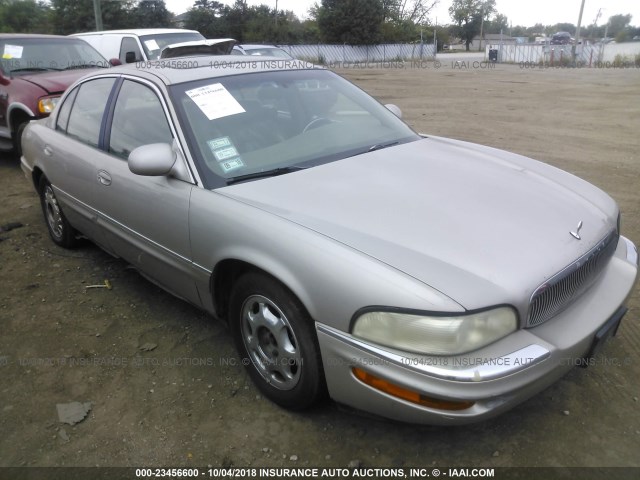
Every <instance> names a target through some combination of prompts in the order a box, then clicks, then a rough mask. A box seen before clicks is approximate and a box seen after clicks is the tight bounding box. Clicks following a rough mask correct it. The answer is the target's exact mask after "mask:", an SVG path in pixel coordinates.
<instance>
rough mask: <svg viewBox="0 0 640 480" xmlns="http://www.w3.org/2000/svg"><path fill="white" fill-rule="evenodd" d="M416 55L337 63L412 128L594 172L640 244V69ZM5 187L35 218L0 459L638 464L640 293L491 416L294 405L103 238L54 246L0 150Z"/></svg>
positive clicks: (3, 296) (13, 462) (13, 315)
mask: <svg viewBox="0 0 640 480" xmlns="http://www.w3.org/2000/svg"><path fill="white" fill-rule="evenodd" d="M462 66H464V65H462ZM405 67H406V68H404V69H398V68H392V69H389V68H388V69H382V68H380V69H368V70H341V71H340V73H343V74H345V75H346V76H347V77H348V78H349V79H350V80H352V81H354V82H355V83H357V84H358V85H360V86H361V87H363V88H364V89H365V90H367V91H368V92H369V93H371V94H373V95H374V96H375V97H377V98H378V99H379V100H381V101H382V102H384V103H395V104H397V105H399V106H400V107H401V108H402V110H403V111H404V118H405V119H406V120H407V121H408V122H409V123H410V124H411V125H412V126H413V127H415V129H416V130H419V131H421V132H426V133H431V134H435V135H442V136H450V137H454V138H458V139H464V140H469V141H474V142H478V143H484V144H488V145H491V146H494V147H498V148H503V149H507V150H512V151H515V152H518V153H521V154H524V155H528V156H531V157H534V158H538V159H540V160H543V161H545V162H548V163H550V164H553V165H556V166H558V167H560V168H563V169H566V170H568V171H570V172H573V173H575V174H577V175H579V176H581V177H583V178H585V179H587V180H588V181H590V182H593V183H595V184H596V185H598V186H600V187H602V188H603V189H604V190H606V191H607V192H609V193H610V194H611V195H612V196H613V197H614V198H615V199H616V200H617V201H618V202H619V204H620V206H621V208H622V213H623V232H624V234H625V235H627V236H628V237H630V238H631V239H632V240H634V241H635V242H636V243H637V244H638V243H640V188H639V185H638V184H639V180H640V156H639V153H638V145H639V144H640V143H639V140H638V137H639V135H640V108H639V106H640V103H639V99H640V71H639V70H615V69H609V70H571V69H561V70H556V69H547V70H535V71H532V70H525V69H521V68H519V67H518V66H498V67H496V68H495V69H485V68H473V64H470V65H468V67H469V68H452V65H451V63H450V62H449V61H445V62H444V63H443V64H442V65H441V66H440V68H439V69H435V68H434V64H429V65H428V68H411V69H410V68H408V67H409V65H406V66H405ZM0 192H1V194H0V198H1V203H0V225H5V224H8V223H10V222H20V223H21V224H23V226H22V227H21V228H16V229H14V230H11V231H9V232H4V233H0V239H2V241H0V331H1V332H2V334H1V335H0V375H1V377H2V382H1V384H0V432H2V433H1V434H0V466H94V465H99V466H162V465H172V466H183V465H184V466H206V465H214V466H221V465H224V466H229V465H234V466H238V467H244V466H287V467H294V466H327V467H329V466H331V467H346V466H347V465H348V464H349V463H350V462H352V461H354V460H358V461H359V462H361V464H362V465H364V466H370V467H375V466H386V467H400V466H439V467H453V466H469V467H471V466H486V467H491V466H495V467H499V466H640V459H639V457H638V451H640V414H639V412H640V403H639V402H638V397H639V396H640V385H639V383H638V378H640V356H639V349H640V325H639V323H638V315H639V313H640V292H639V291H638V290H636V292H635V293H634V295H633V296H632V298H631V299H630V304H629V306H630V312H629V313H628V315H627V317H626V319H625V322H624V323H623V325H622V328H621V331H620V332H619V336H618V337H617V338H615V339H613V340H612V341H611V342H610V343H609V344H608V345H607V347H606V349H605V357H603V358H601V361H600V362H599V364H598V365H596V366H594V367H591V368H588V369H586V370H585V369H574V370H573V371H572V372H571V373H570V374H569V375H567V376H566V377H565V378H564V379H563V380H562V381H560V382H558V383H557V384H555V385H554V386H553V387H551V388H549V389H548V390H546V391H544V392H543V393H541V394H539V395H538V396H536V397H535V398H533V399H531V400H530V401H528V402H526V403H525V404H523V405H521V406H519V407H518V408H516V409H514V410H512V411H511V412H509V413H507V414H504V415H502V416H501V417H499V418H497V419H495V420H492V421H488V422H485V423H481V424H477V425H472V426H467V427H460V428H440V427H415V426H412V425H404V424H397V423H392V422H387V421H384V420H381V419H372V418H369V417H366V416H363V415H359V414H354V413H353V412H350V411H346V410H345V409H342V408H340V407H338V406H336V405H334V404H328V405H326V406H323V407H321V408H318V409H316V410H314V411H311V412H306V413H290V412H287V411H284V410H282V409H280V408H278V407H276V406H275V405H273V404H271V403H270V402H268V401H266V400H265V399H263V398H262V397H260V395H259V394H258V392H257V390H256V389H255V388H254V387H253V385H252V384H251V383H250V381H249V379H248V377H247V375H246V374H245V373H244V371H243V369H242V366H241V365H240V364H239V362H238V363H236V362H237V357H236V355H235V352H234V349H233V346H232V341H231V338H230V335H229V333H228V332H227V331H226V329H225V328H224V327H223V326H221V325H219V324H217V323H215V322H214V321H212V320H211V319H210V318H208V317H207V316H206V315H204V314H203V313H201V312H199V311H197V310H195V309H193V308H192V307H190V306H189V305H187V304H185V303H183V302H182V301H180V300H177V299H175V298H173V297H172V296H170V295H168V294H166V293H164V292H163V291H161V290H159V289H158V288H156V287H155V286H154V285H152V284H151V283H149V282H147V281H146V280H144V279H142V278H141V277H140V276H139V275H138V274H137V273H136V272H135V271H134V270H131V269H129V268H127V265H126V264H125V263H123V262H122V261H120V260H116V259H113V258H111V257H109V256H108V255H106V254H105V253H103V252H102V251H100V250H99V249H98V248H96V247H95V246H93V245H92V244H90V243H85V244H83V245H82V246H81V247H80V248H79V249H77V250H75V251H65V250H62V249H59V248H57V247H55V246H54V245H53V244H52V242H51V241H50V240H49V238H48V236H47V232H46V229H45V226H44V222H43V219H42V215H41V212H40V208H39V203H38V199H37V197H36V195H35V193H34V191H33V190H32V188H31V186H30V185H29V184H28V183H27V181H26V180H25V179H24V177H23V174H22V172H21V171H20V168H19V165H18V160H17V159H16V158H11V157H8V156H6V155H5V156H2V157H0ZM105 279H108V280H109V281H110V282H111V284H112V285H113V289H112V290H107V289H86V288H85V287H86V286H89V285H95V284H100V283H102V282H103V281H104V280H105ZM154 345H155V348H153V349H152V350H150V351H143V350H141V347H143V346H146V347H147V348H152V347H154ZM193 359H196V360H193ZM202 359H209V361H208V362H205V363H209V365H207V364H205V365H201V364H200V362H201V360H202ZM71 401H79V402H92V408H91V411H90V413H89V415H88V416H87V418H86V419H85V420H84V421H82V422H81V423H79V424H77V425H75V426H69V425H63V424H61V423H59V422H58V416H57V412H56V404H57V403H65V402H71Z"/></svg>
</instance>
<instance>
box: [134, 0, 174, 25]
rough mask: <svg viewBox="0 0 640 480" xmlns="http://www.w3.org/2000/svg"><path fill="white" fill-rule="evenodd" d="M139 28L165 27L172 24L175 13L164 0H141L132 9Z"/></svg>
mask: <svg viewBox="0 0 640 480" xmlns="http://www.w3.org/2000/svg"><path fill="white" fill-rule="evenodd" d="M131 15H132V17H133V18H134V19H135V25H136V27H137V28H163V27H170V26H171V19H172V17H173V15H172V14H171V12H170V11H169V10H167V6H166V4H165V3H164V0H141V1H140V2H138V5H136V6H135V7H134V8H133V10H132V11H131Z"/></svg>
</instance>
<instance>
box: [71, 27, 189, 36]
mask: <svg viewBox="0 0 640 480" xmlns="http://www.w3.org/2000/svg"><path fill="white" fill-rule="evenodd" d="M161 33H200V32H198V31H197V30H185V29H184V28H130V29H123V30H101V31H99V32H83V33H74V34H72V35H71V36H80V35H104V34H127V35H159V34H161Z"/></svg>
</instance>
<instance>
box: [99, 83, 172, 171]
mask: <svg viewBox="0 0 640 480" xmlns="http://www.w3.org/2000/svg"><path fill="white" fill-rule="evenodd" d="M172 142H173V135H172V134H171V129H170V128H169V124H168V122H167V117H166V116H165V113H164V109H163V108H162V104H161V103H160V99H159V98H158V97H157V95H156V94H155V92H154V91H153V90H151V89H150V88H148V87H146V86H144V85H142V84H140V83H136V82H132V81H130V80H125V81H124V83H123V84H122V88H121V89H120V93H119V94H118V100H117V102H116V107H115V110H114V112H113V124H112V125H111V136H110V139H109V153H111V154H113V155H117V156H118V157H121V158H124V159H127V158H128V157H129V154H130V153H131V152H132V151H133V150H134V149H136V148H138V147H140V146H142V145H148V144H150V143H168V144H171V143H172Z"/></svg>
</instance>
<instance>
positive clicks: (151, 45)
mask: <svg viewBox="0 0 640 480" xmlns="http://www.w3.org/2000/svg"><path fill="white" fill-rule="evenodd" d="M144 44H145V46H146V47H147V48H148V49H149V50H151V51H154V50H160V45H158V42H156V41H155V40H154V39H151V40H145V42H144Z"/></svg>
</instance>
